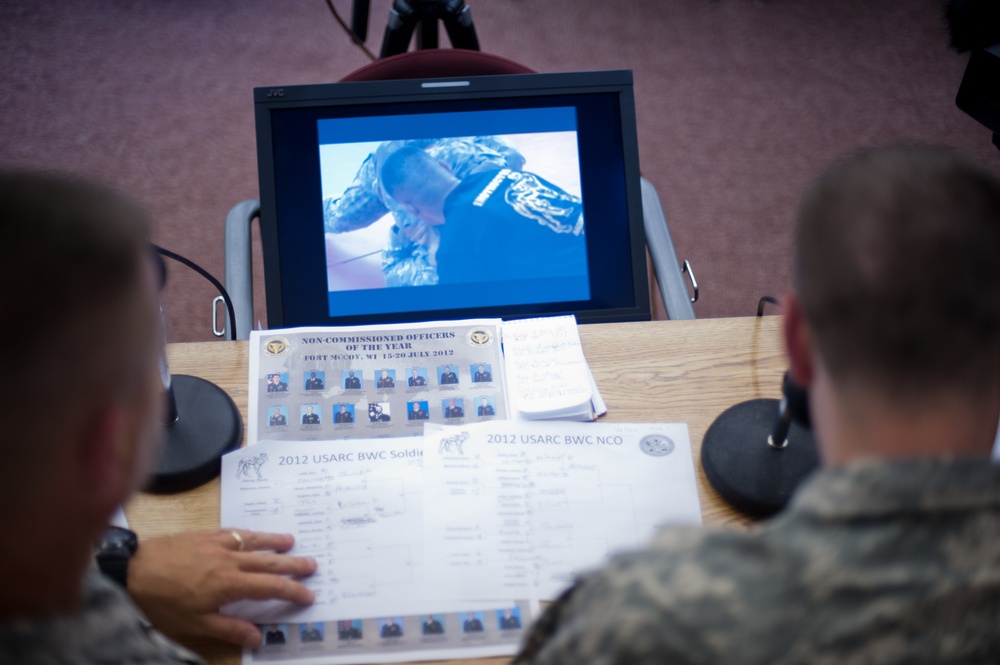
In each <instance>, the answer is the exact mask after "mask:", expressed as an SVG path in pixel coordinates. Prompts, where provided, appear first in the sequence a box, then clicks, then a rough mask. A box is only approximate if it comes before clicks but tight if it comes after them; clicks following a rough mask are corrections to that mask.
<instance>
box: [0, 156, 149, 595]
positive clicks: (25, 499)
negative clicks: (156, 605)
mask: <svg viewBox="0 0 1000 665" xmlns="http://www.w3.org/2000/svg"><path fill="white" fill-rule="evenodd" d="M0 225H2V237H3V242H2V243H0V280H2V283H3V284H4V296H3V298H2V299H0V348H3V349H4V350H5V352H6V353H5V357H4V366H5V368H6V370H7V371H8V372H10V375H11V376H15V377H17V381H4V382H0V403H2V404H4V406H5V407H6V408H9V409H10V410H11V411H13V412H16V413H18V414H19V416H20V417H19V418H17V419H13V420H11V421H9V422H7V423H6V424H5V427H6V431H5V433H4V437H3V442H2V443H0V446H2V450H3V459H4V464H5V466H6V474H5V478H4V482H3V483H2V484H0V497H2V498H3V499H4V501H3V504H4V505H5V506H7V511H8V514H9V517H10V519H11V520H14V521H15V523H17V522H16V521H17V520H23V519H31V520H36V521H38V522H39V523H40V524H44V525H45V527H47V530H44V531H43V532H41V533H36V534H35V535H33V538H34V539H35V541H36V545H37V547H36V548H33V549H36V550H44V549H46V547H48V548H49V549H52V550H62V551H65V552H67V554H63V556H76V552H77V550H76V548H77V547H78V546H82V547H84V548H89V543H90V542H93V539H94V538H96V536H97V535H98V534H99V533H100V532H101V530H103V528H104V527H105V526H106V524H107V519H108V517H109V516H110V514H111V512H112V511H113V510H114V508H115V507H116V506H118V505H119V504H120V503H122V502H123V501H124V500H125V499H126V498H127V497H128V495H129V494H130V493H131V492H132V491H134V490H135V489H136V488H138V487H139V486H140V484H141V483H142V482H143V481H144V480H145V477H146V474H147V473H148V471H149V469H150V467H151V465H152V462H153V460H154V458H155V454H156V452H157V450H158V446H159V442H160V438H161V433H162V426H161V425H160V424H159V423H158V418H157V416H158V415H160V412H161V410H162V408H163V384H162V381H161V378H160V372H159V362H158V361H159V357H160V352H161V350H162V344H163V342H162V326H161V323H160V319H159V309H158V305H157V298H156V290H157V288H158V284H157V281H158V278H157V276H156V271H155V269H154V265H153V262H152V260H151V256H152V255H151V251H150V245H149V234H150V222H149V219H148V217H147V215H146V213H145V212H144V211H143V210H142V209H141V208H140V207H139V206H138V205H136V204H135V203H134V202H132V201H131V200H129V199H127V198H125V197H123V196H121V195H120V194H118V193H116V192H113V191H111V190H109V189H105V188H103V187H99V186H97V185H94V184H90V183H87V182H83V181H81V180H79V179H75V178H71V177H68V176H62V175H54V174H43V173H25V172H0ZM54 382H57V385H54ZM54 389H56V391H55V392H54ZM46 395H53V396H56V395H57V396H58V398H48V397H46ZM13 530H14V532H15V533H16V531H17V530H16V529H13ZM57 555H58V554H57V553H56V552H55V551H53V553H52V554H51V556H57ZM43 556H50V555H43ZM69 567H70V568H71V569H72V566H69ZM78 572H79V571H77V570H71V571H70V572H69V573H68V574H70V575H73V574H78ZM53 574H62V571H61V570H60V571H58V572H56V571H53ZM39 593H44V591H42V590H40V591H39Z"/></svg>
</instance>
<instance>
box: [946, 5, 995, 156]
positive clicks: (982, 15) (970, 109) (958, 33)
mask: <svg viewBox="0 0 1000 665" xmlns="http://www.w3.org/2000/svg"><path fill="white" fill-rule="evenodd" d="M945 19H946V20H947V22H948V30H949V32H950V35H951V47H952V48H954V49H955V50H956V51H958V52H959V53H965V52H966V51H972V54H971V55H970V56H969V64H968V65H966V68H965V75H964V76H963V77H962V84H961V86H960V87H959V89H958V95H957V96H956V97H955V104H956V105H957V106H958V108H960V109H962V110H963V111H965V113H967V114H968V115H969V116H971V117H972V118H973V119H974V120H976V121H977V122H978V123H979V124H981V125H983V126H984V127H986V128H987V129H989V130H990V132H992V133H993V145H995V146H996V147H997V148H1000V2H997V1H996V0H950V1H949V2H948V4H947V5H946V7H945Z"/></svg>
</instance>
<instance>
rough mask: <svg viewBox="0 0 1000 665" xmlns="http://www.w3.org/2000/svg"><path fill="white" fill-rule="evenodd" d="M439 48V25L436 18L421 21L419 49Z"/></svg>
mask: <svg viewBox="0 0 1000 665" xmlns="http://www.w3.org/2000/svg"><path fill="white" fill-rule="evenodd" d="M437 47H438V24H437V19H436V18H424V19H421V20H420V32H418V33H417V48H418V49H425V48H437Z"/></svg>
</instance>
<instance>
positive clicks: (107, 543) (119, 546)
mask: <svg viewBox="0 0 1000 665" xmlns="http://www.w3.org/2000/svg"><path fill="white" fill-rule="evenodd" d="M138 546H139V539H138V538H137V537H136V535H135V533H134V532H132V531H129V530H128V529H123V528H121V527H118V526H112V527H109V528H108V530H107V531H105V532H104V537H103V538H102V539H101V542H100V543H99V544H98V546H97V548H98V550H99V551H101V552H122V553H124V554H133V553H135V550H136V548H137V547H138Z"/></svg>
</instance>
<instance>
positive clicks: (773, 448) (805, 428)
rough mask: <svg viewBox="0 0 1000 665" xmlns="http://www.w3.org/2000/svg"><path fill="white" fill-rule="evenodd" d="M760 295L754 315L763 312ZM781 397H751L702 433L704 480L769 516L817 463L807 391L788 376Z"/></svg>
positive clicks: (766, 299) (731, 500) (735, 503)
mask: <svg viewBox="0 0 1000 665" xmlns="http://www.w3.org/2000/svg"><path fill="white" fill-rule="evenodd" d="M767 302H770V303H776V302H777V301H776V300H775V299H774V298H771V297H770V296H765V297H763V298H761V300H760V303H759V304H758V306H757V316H763V313H764V303H767ZM781 393H782V398H781V400H780V401H779V400H776V399H752V400H748V401H746V402H741V403H739V404H736V405H734V406H731V407H729V408H728V409H726V410H725V411H723V412H722V413H721V414H720V415H719V417H718V418H716V419H715V421H714V422H713V423H712V424H711V425H710V426H709V428H708V431H707V432H705V438H704V439H703V441H702V444H701V464H702V468H703V469H704V470H705V476H706V477H707V478H708V482H709V483H710V484H711V485H712V487H714V488H715V490H716V491H717V492H718V493H719V494H720V495H721V496H722V498H723V499H725V500H726V501H728V502H729V503H731V504H732V505H733V506H735V507H736V508H738V509H740V510H742V511H744V512H746V513H750V514H752V515H756V516H760V517H764V516H768V515H773V514H774V513H776V512H778V511H779V510H781V509H782V508H784V507H785V505H786V504H787V503H788V500H789V499H790V498H791V497H792V494H793V493H794V492H795V490H796V488H798V486H799V484H800V483H801V482H802V480H803V479H805V477H806V476H808V475H809V474H810V473H812V472H813V470H815V469H816V468H817V467H818V466H819V454H818V453H817V450H816V441H815V439H814V438H813V435H812V432H811V430H810V428H811V419H810V416H809V398H808V393H807V392H806V391H805V390H804V389H803V388H802V387H801V386H799V385H797V384H796V383H794V382H793V381H792V380H791V379H790V378H789V377H788V374H787V373H786V374H785V377H784V379H783V381H782V385H781Z"/></svg>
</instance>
